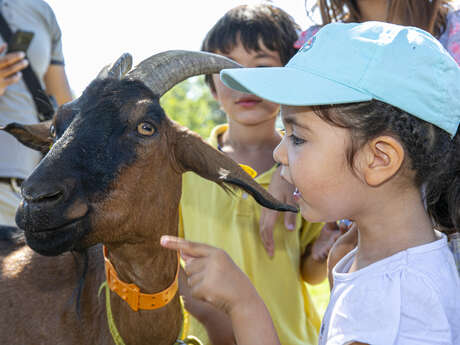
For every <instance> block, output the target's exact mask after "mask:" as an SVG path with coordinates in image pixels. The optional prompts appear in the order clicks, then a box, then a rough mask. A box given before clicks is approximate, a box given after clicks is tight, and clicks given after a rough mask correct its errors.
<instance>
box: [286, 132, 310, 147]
mask: <svg viewBox="0 0 460 345" xmlns="http://www.w3.org/2000/svg"><path fill="white" fill-rule="evenodd" d="M289 139H291V142H292V144H294V145H302V144H303V143H305V141H306V140H304V139H302V138H299V137H296V136H295V135H294V134H291V135H290V136H289Z"/></svg>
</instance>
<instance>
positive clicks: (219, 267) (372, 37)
mask: <svg viewBox="0 0 460 345" xmlns="http://www.w3.org/2000/svg"><path fill="white" fill-rule="evenodd" d="M337 52H340V54H337ZM221 78H222V80H223V81H224V83H225V84H226V85H228V86H230V87H233V88H235V89H237V90H240V91H243V92H249V93H254V94H256V95H258V96H260V97H262V98H265V99H268V100H271V101H273V102H276V103H280V104H283V106H282V118H283V122H284V124H285V127H286V135H285V137H284V138H283V140H282V142H281V144H280V145H279V146H278V147H277V149H276V150H275V153H274V157H275V159H276V160H277V161H278V162H280V163H281V164H282V166H283V168H282V169H283V170H282V175H283V176H284V177H285V178H286V179H287V180H288V181H290V182H292V183H293V184H294V185H295V186H296V188H297V189H296V192H295V197H296V199H297V201H298V204H299V207H300V211H301V213H302V215H303V216H304V217H305V218H306V219H308V220H310V221H331V220H334V219H344V218H348V219H353V220H354V221H355V222H356V224H357V227H358V232H359V240H358V246H357V247H356V248H355V249H354V250H353V251H351V252H350V253H349V254H347V255H346V256H345V257H344V258H343V259H341V260H340V261H339V262H338V263H337V265H336V266H335V268H334V270H333V279H334V288H333V290H332V292H331V299H330V303H329V306H328V309H327V311H326V313H325V316H324V319H323V322H322V326H321V332H320V340H319V343H320V344H327V345H343V344H372V345H379V344H382V345H383V344H398V345H406V344H407V345H408V344H430V345H432V344H459V343H460V279H459V277H458V274H457V271H456V267H455V263H454V259H453V256H452V253H451V252H450V251H449V249H448V246H447V240H446V236H445V235H444V234H443V233H441V232H440V231H443V232H446V233H449V232H455V231H459V230H460V204H459V202H460V177H459V169H460V155H459V148H460V135H459V134H458V133H457V129H458V126H459V122H460V111H459V109H460V83H459V82H458V81H459V80H460V68H459V67H458V65H457V64H456V62H455V61H454V60H453V59H452V57H451V56H450V55H449V53H448V52H447V51H446V50H445V49H444V48H443V47H442V46H441V45H440V43H439V42H438V41H437V40H436V39H435V38H433V37H432V36H431V35H430V34H428V33H427V32H425V31H422V30H419V29H416V28H409V27H403V26H398V25H394V24H387V23H382V22H367V23H362V24H337V23H335V24H329V25H326V26H325V27H324V28H323V29H321V30H320V31H319V32H318V34H317V35H315V37H314V38H313V39H311V40H310V41H308V42H307V43H306V44H305V45H304V46H303V47H302V48H301V49H300V51H299V52H298V53H297V54H296V55H295V56H294V57H293V58H292V59H291V60H290V61H289V63H288V64H287V65H286V67H280V68H257V69H239V70H226V71H223V72H222V73H221ZM162 244H163V246H165V247H167V248H171V249H179V250H181V251H182V254H183V256H184V258H185V260H186V262H187V265H186V272H187V275H188V284H189V286H190V288H191V291H192V295H193V296H195V297H197V298H200V299H202V300H204V301H206V302H208V303H211V304H213V305H214V306H216V307H217V308H219V309H221V310H223V311H224V312H226V313H227V314H228V315H229V316H230V318H231V320H232V324H233V330H234V333H235V336H236V341H237V343H238V344H240V345H242V344H253V343H254V342H256V343H261V344H262V343H263V344H279V341H278V339H277V335H276V332H275V331H274V328H273V325H272V323H271V319H270V315H269V313H268V312H267V309H266V308H265V306H264V304H263V302H262V301H261V299H260V297H258V294H257V291H256V290H255V289H254V287H252V285H251V284H250V283H249V281H248V279H247V278H246V276H245V275H244V274H242V273H241V271H239V270H238V268H237V267H236V266H235V265H234V264H233V263H232V262H231V260H230V259H229V257H228V256H227V255H226V254H225V253H224V252H223V251H221V250H218V249H216V248H213V247H209V246H206V245H203V244H198V243H192V242H187V241H184V240H181V239H176V238H171V237H163V238H162ZM279 279H283V277H279Z"/></svg>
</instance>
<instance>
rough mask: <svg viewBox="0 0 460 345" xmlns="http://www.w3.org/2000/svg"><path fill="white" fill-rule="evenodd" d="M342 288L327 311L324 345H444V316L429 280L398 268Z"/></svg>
mask: <svg viewBox="0 0 460 345" xmlns="http://www.w3.org/2000/svg"><path fill="white" fill-rule="evenodd" d="M359 283H360V285H359V286H358V284H356V285H354V286H352V285H351V286H350V287H349V288H348V289H344V291H343V292H342V294H341V295H340V297H339V298H338V300H337V302H336V303H335V307H336V310H335V312H334V313H332V316H331V319H330V322H331V325H333V327H330V328H329V337H328V342H327V344H328V345H344V344H349V343H353V342H362V343H365V344H372V345H385V344H399V345H428V344H430V345H448V344H451V331H450V328H449V321H448V320H447V317H446V314H445V312H444V310H443V307H442V303H441V301H440V299H439V292H438V291H436V289H435V288H434V285H433V284H430V282H429V280H428V279H427V278H426V277H424V276H420V275H419V274H414V273H413V272H407V271H402V272H401V271H398V272H395V273H393V274H391V273H389V274H386V275H382V276H376V277H375V278H372V277H370V279H367V281H366V283H365V284H362V282H361V281H360V282H359Z"/></svg>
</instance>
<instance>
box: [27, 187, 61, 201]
mask: <svg viewBox="0 0 460 345" xmlns="http://www.w3.org/2000/svg"><path fill="white" fill-rule="evenodd" d="M63 195H64V192H63V191H61V190H53V191H44V192H41V193H34V194H32V195H31V194H28V193H26V192H24V191H23V197H24V198H25V199H26V200H27V201H29V202H33V203H54V202H56V201H58V200H59V199H61V198H62V196H63Z"/></svg>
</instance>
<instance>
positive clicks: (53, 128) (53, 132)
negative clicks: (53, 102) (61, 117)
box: [50, 125, 56, 138]
mask: <svg viewBox="0 0 460 345" xmlns="http://www.w3.org/2000/svg"><path fill="white" fill-rule="evenodd" d="M50 137H51V138H56V127H54V125H51V126H50Z"/></svg>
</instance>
